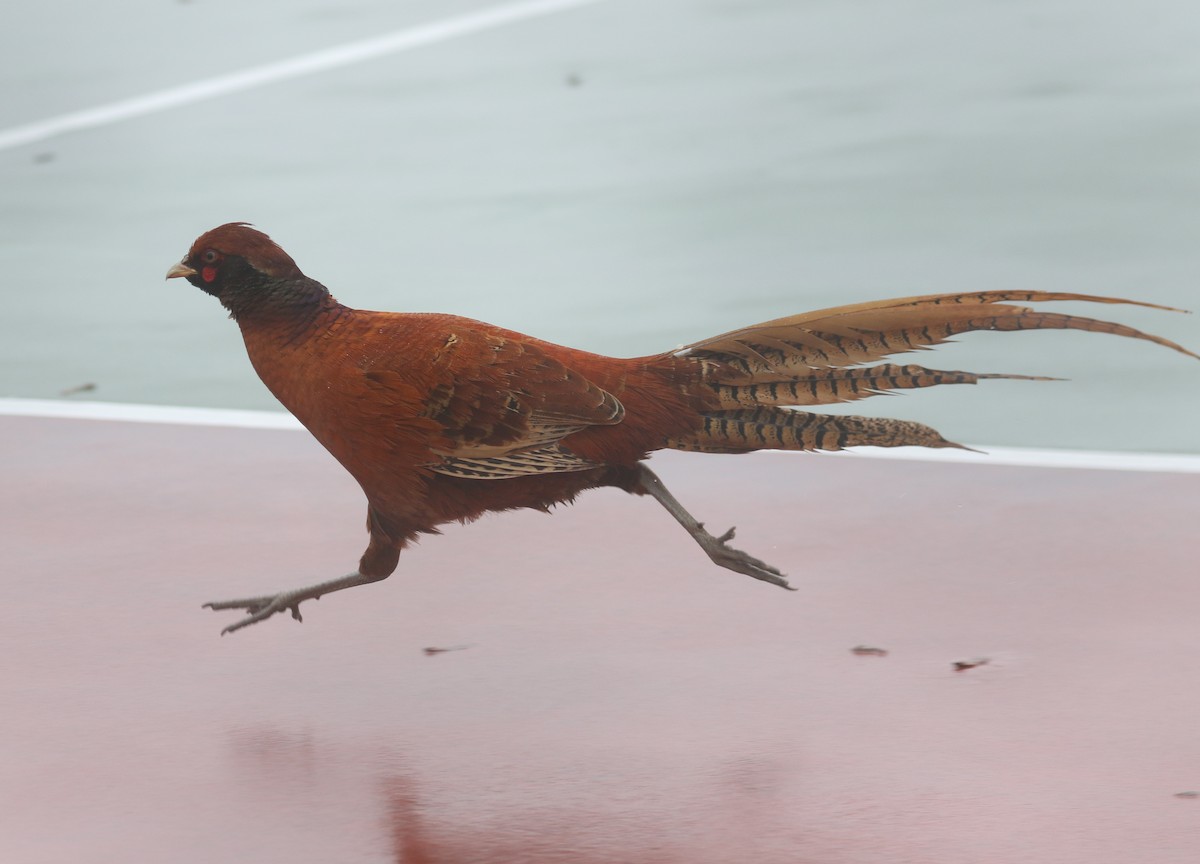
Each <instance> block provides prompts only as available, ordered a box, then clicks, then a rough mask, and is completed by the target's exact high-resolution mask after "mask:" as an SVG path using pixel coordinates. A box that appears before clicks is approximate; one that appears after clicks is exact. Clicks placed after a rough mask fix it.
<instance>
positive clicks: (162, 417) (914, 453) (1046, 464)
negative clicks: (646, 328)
mask: <svg viewBox="0 0 1200 864" xmlns="http://www.w3.org/2000/svg"><path fill="white" fill-rule="evenodd" d="M0 416H8V417H49V418H63V419H71V420H116V421H121V422H126V423H166V424H171V425H181V426H224V427H227V428H237V429H289V430H297V429H303V428H304V427H303V426H301V425H300V422H299V421H298V420H296V418H295V417H293V416H292V415H291V414H287V413H284V412H282V411H240V410H235V409H231V408H180V407H174V406H170V405H132V404H124V403H118V402H63V401H56V400H52V399H0ZM980 449H981V450H985V451H986V452H985V453H969V452H967V451H965V450H927V449H925V448H922V447H900V448H895V449H889V448H882V447H866V448H863V449H861V450H854V451H852V452H847V453H823V454H821V455H822V456H823V457H825V456H833V457H838V458H848V459H863V458H869V459H901V460H906V461H910V462H911V461H924V462H971V463H974V464H977V465H1018V466H1024V467H1036V468H1092V469H1100V470H1108V471H1159V472H1171V473H1179V474H1200V456H1196V455H1192V454H1187V453H1113V452H1107V451H1102V450H1037V449H1033V448H1025V447H988V446H986V445H980ZM766 452H769V453H774V454H777V455H781V456H787V457H794V456H797V455H804V454H796V453H780V452H779V451H766Z"/></svg>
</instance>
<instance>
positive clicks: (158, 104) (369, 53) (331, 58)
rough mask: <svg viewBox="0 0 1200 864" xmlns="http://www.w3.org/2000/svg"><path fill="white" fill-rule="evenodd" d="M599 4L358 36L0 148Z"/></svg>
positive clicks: (33, 130) (487, 14)
mask: <svg viewBox="0 0 1200 864" xmlns="http://www.w3.org/2000/svg"><path fill="white" fill-rule="evenodd" d="M599 2H601V0H529V2H525V3H513V4H510V5H507V6H496V7H493V8H491V9H486V10H484V11H482V12H473V13H471V14H469V15H460V16H458V17H455V18H446V19H445V20H442V21H434V22H432V23H429V24H421V25H418V26H416V27H409V28H407V29H404V30H396V31H394V32H392V33H386V34H384V35H383V36H376V37H374V38H372V39H363V40H361V41H358V42H349V43H347V44H345V45H338V46H335V47H333V48H326V49H324V50H322V51H314V52H313V53H311V54H302V55H300V56H299V57H293V58H291V59H290V60H281V61H279V62H278V63H268V64H266V65H264V66H255V67H253V68H251V69H244V70H242V71H241V72H233V73H230V74H229V75H218V76H217V77H215V78H207V79H205V80H203V81H196V82H194V83H192V84H185V85H183V86H181V87H172V88H171V89H169V90H159V91H158V92H156V93H147V94H146V95H145V96H136V97H134V98H132V99H123V100H121V101H120V102H110V103H109V104H107V105H100V106H98V107H96V108H89V109H86V110H84V111H75V112H72V113H70V114H60V115H59V116H58V117H51V118H49V119H47V120H41V121H38V122H36V123H30V124H27V125H25V126H14V127H13V128H11V129H4V130H0V150H10V149H12V148H14V147H20V146H22V145H24V144H33V143H34V142H37V141H44V140H46V139H47V138H52V137H54V136H55V135H61V134H62V133H64V132H78V131H79V130H81V129H93V128H95V127H97V126H108V125H110V124H112V123H119V122H121V121H122V120H129V119H131V118H133V117H141V116H143V115H146V114H155V113H157V112H159V111H169V110H171V109H172V108H179V107H181V106H183V105H190V104H191V103H193V102H199V101H201V100H204V99H213V98H215V97H217V96H224V95H226V94H228V93H237V92H239V91H241V90H250V89H253V88H255V87H261V86H263V85H264V84H273V83H275V82H277V81H286V80H288V79H289V78H299V77H301V76H303V75H312V74H314V73H316V72H325V71H328V70H330V69H338V68H340V67H342V66H350V65H352V64H354V63H362V62H363V61H365V60H372V59H374V58H376V57H382V56H384V55H386V54H397V53H399V52H401V51H409V50H411V49H413V48H421V47H423V46H425V45H434V44H436V43H438V42H445V41H447V40H449V39H454V38H455V37H458V36H466V35H468V34H471V33H478V32H480V31H482V30H491V29H493V28H495V27H502V26H504V25H505V24H512V23H515V22H517V21H524V20H527V19H529V18H537V17H539V16H542V15H550V14H552V13H554V12H563V11H566V10H568V9H574V8H576V7H578V6H587V5H590V4H592V3H599Z"/></svg>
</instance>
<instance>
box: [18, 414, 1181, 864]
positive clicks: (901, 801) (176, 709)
mask: <svg viewBox="0 0 1200 864" xmlns="http://www.w3.org/2000/svg"><path fill="white" fill-rule="evenodd" d="M0 445H2V446H3V452H4V453H5V467H4V479H5V494H4V495H3V496H0V520H2V523H0V524H3V526H4V527H3V533H4V539H3V544H2V550H3V568H4V571H3V572H4V575H5V589H6V591H5V593H6V596H5V601H4V608H5V612H6V614H5V615H4V619H5V623H4V626H3V627H2V628H0V653H2V656H3V658H4V661H3V662H4V666H3V668H4V683H5V688H4V689H5V694H6V695H5V706H4V710H3V712H2V714H0V760H2V762H0V766H2V769H3V770H2V771H0V857H2V860H3V861H5V862H21V864H25V862H77V861H89V862H91V861H97V862H102V861H121V862H127V861H154V862H160V861H171V862H213V861H223V862H224V861H248V862H271V861H287V862H347V864H357V862H407V864H434V862H436V864H443V862H480V864H483V862H488V864H490V862H522V861H527V862H581V864H590V862H601V861H603V862H614V861H615V862H633V864H636V862H654V864H659V862H695V864H709V862H732V861H754V862H758V864H775V862H779V864H784V862H787V864H794V862H813V864H839V862H847V864H849V862H854V864H874V862H879V864H884V862H887V864H895V862H910V861H911V862H977V864H990V862H996V864H1001V862H1003V864H1013V862H1026V861H1028V862H1039V864H1046V862H1113V864H1117V862H1122V864H1124V862H1151V864H1173V862H1180V864H1184V862H1186V864H1192V862H1195V861H1196V860H1200V799H1192V798H1179V797H1175V796H1176V793H1179V792H1185V791H1189V790H1195V789H1198V788H1200V736H1197V734H1196V729H1197V718H1198V717H1200V687H1197V682H1198V680H1200V651H1198V650H1197V649H1198V648H1200V644H1198V643H1200V637H1198V636H1197V621H1200V587H1198V584H1197V583H1198V581H1200V579H1198V577H1200V573H1198V572H1197V569H1198V568H1197V567H1196V564H1195V559H1196V553H1195V545H1196V538H1195V530H1196V523H1197V519H1196V516H1197V512H1198V508H1197V502H1198V500H1200V476H1197V475H1172V474H1151V473H1131V472H1101V471H1080V470H1046V469H1021V468H1009V467H991V466H983V467H980V466H967V465H941V464H938V465H934V464H927V463H919V462H888V461H874V460H853V459H831V458H821V457H796V456H787V455H772V454H761V455H758V456H753V457H704V456H694V455H683V454H668V455H665V456H662V457H661V458H657V459H656V460H655V465H656V467H657V469H658V470H659V473H660V474H661V475H662V476H663V477H664V479H665V481H666V482H667V484H668V485H669V486H670V487H671V488H672V490H673V491H674V492H675V493H676V494H677V496H678V497H679V498H680V499H681V500H683V501H684V502H685V504H687V505H688V506H689V507H690V508H691V509H692V511H693V512H694V513H696V514H697V515H698V516H699V517H700V518H703V519H707V520H709V522H710V523H711V525H712V527H714V528H722V529H723V528H724V527H725V526H726V525H727V524H728V523H730V522H735V523H736V524H738V526H739V529H740V530H739V536H738V544H739V545H741V546H742V547H744V548H746V549H748V550H750V551H752V552H754V553H755V554H758V555H760V556H761V557H763V558H765V559H767V560H768V561H771V562H772V563H774V564H776V565H778V566H780V567H781V568H782V569H783V570H784V571H785V572H787V573H788V574H789V575H790V576H791V577H792V580H793V584H795V585H796V586H797V587H798V588H799V589H800V590H799V592H798V593H794V594H788V593H785V592H783V591H781V590H779V589H777V588H774V587H771V586H768V585H764V584H758V583H754V582H752V581H750V580H749V579H746V578H744V577H740V576H736V575H734V574H730V573H727V572H725V571H722V570H719V569H717V568H715V567H714V566H712V565H711V564H709V563H708V562H707V560H706V559H704V558H703V556H702V555H701V553H700V552H699V551H698V550H697V549H696V548H695V547H694V545H693V544H692V542H691V541H690V540H689V539H688V538H687V537H686V536H685V535H684V534H683V532H681V531H680V530H679V529H678V528H677V527H676V526H675V524H674V523H673V522H672V521H671V520H670V518H669V517H668V516H667V515H666V514H665V513H664V512H662V511H661V510H660V509H659V508H658V507H657V506H656V505H655V504H654V503H653V502H650V501H648V500H645V499H633V498H631V497H629V496H627V495H624V494H623V493H618V492H612V491H601V492H593V493H590V494H587V495H585V496H583V497H582V498H581V500H580V501H579V503H578V504H576V505H575V506H574V507H571V508H565V509H561V510H559V511H558V512H556V513H555V515H554V516H552V517H546V516H543V515H541V514H536V513H516V514H505V515H502V516H496V517H491V518H487V519H484V520H482V521H480V522H478V523H476V524H474V525H471V526H467V527H465V528H462V527H458V526H453V527H450V528H448V529H447V530H446V532H445V536H444V537H433V538H428V539H427V540H425V541H423V542H422V544H421V545H420V546H419V547H417V548H415V549H413V550H411V551H409V552H407V553H406V554H405V555H404V556H403V558H402V560H401V567H400V570H399V571H398V572H397V574H396V575H395V576H394V577H393V578H392V579H389V580H388V581H387V582H384V583H382V584H381V585H376V586H369V587H365V588H361V589H357V590H355V591H352V592H348V593H346V594H343V595H335V596H331V597H327V598H325V599H323V600H322V601H320V602H317V603H309V604H306V606H305V608H304V612H305V619H306V620H305V623H304V624H303V626H300V625H297V624H296V623H295V622H292V621H290V620H282V619H276V620H272V621H270V622H267V623H266V624H264V625H260V626H257V627H254V628H251V629H249V630H247V631H243V632H239V633H236V634H233V635H231V636H227V637H225V638H220V637H218V635H217V633H218V631H219V629H220V627H221V626H223V625H224V624H226V623H229V622H230V621H232V620H233V617H232V613H226V614H221V615H218V614H215V613H212V612H208V611H205V610H201V609H200V608H199V607H200V603H201V602H203V601H205V600H215V599H227V598H229V597H235V596H242V595H246V594H252V593H262V592H266V591H270V590H275V589H278V588H283V587H293V586H295V585H298V584H301V583H306V582H309V581H313V580H316V579H321V578H327V577H330V576H336V575H341V574H342V573H344V572H346V571H348V570H350V569H352V568H353V566H354V564H355V562H356V561H357V557H358V555H359V554H360V552H361V551H362V547H363V545H364V543H365V531H364V529H363V527H362V523H363V517H364V506H363V503H362V501H361V497H360V493H359V492H358V489H357V487H356V486H355V485H354V483H353V481H351V480H350V479H349V477H348V476H346V475H344V474H343V472H342V471H341V469H340V468H339V467H338V466H337V465H336V464H335V463H333V461H332V460H331V459H329V458H328V457H327V456H325V455H324V453H323V451H321V450H320V449H319V448H318V446H317V445H316V444H314V443H313V442H312V441H311V440H310V439H309V438H308V437H307V436H306V435H305V434H303V433H294V432H283V431H254V430H237V429H218V428H210V429H205V428H190V427H176V426H165V425H137V424H125V423H107V422H94V421H92V422H89V421H64V420H35V419H25V418H0ZM860 644H865V645H871V646H878V647H881V648H886V649H887V650H888V651H889V654H888V655H887V656H886V657H875V656H856V655H855V654H853V653H851V650H850V649H851V648H853V647H854V646H856V645H860ZM460 646H465V647H461V648H460V650H454V651H449V652H446V653H440V654H435V655H432V656H430V655H427V654H426V653H424V651H423V650H422V649H423V648H425V647H460ZM976 657H986V658H989V661H990V662H989V663H988V664H986V665H983V666H979V667H977V668H974V669H971V670H969V671H965V672H957V673H956V672H954V671H953V670H952V667H951V664H952V663H953V662H954V661H958V660H970V659H972V658H976Z"/></svg>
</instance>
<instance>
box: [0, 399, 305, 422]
mask: <svg viewBox="0 0 1200 864" xmlns="http://www.w3.org/2000/svg"><path fill="white" fill-rule="evenodd" d="M0 416H7V417H54V418H62V419H67V420H117V421H120V422H123V423H169V424H172V425H178V426H227V427H228V426H232V427H235V428H238V429H303V428H304V427H303V426H301V425H300V421H299V420H297V419H296V418H295V417H293V416H292V415H291V414H288V413H287V412H286V411H239V410H237V409H234V408H181V407H176V406H172V405H133V404H126V403H122V402H58V401H54V400H52V399H0Z"/></svg>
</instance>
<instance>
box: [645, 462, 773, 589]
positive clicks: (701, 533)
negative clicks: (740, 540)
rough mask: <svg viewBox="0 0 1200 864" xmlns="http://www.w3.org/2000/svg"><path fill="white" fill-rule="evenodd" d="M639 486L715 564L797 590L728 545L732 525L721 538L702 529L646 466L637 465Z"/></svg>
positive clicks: (767, 568) (731, 537)
mask: <svg viewBox="0 0 1200 864" xmlns="http://www.w3.org/2000/svg"><path fill="white" fill-rule="evenodd" d="M638 486H639V490H640V491H643V492H645V493H646V494H647V495H649V496H650V497H651V498H653V499H654V500H655V501H657V502H658V503H659V504H661V505H662V506H663V507H665V508H666V510H667V512H668V513H670V514H671V515H672V516H674V517H675V521H676V522H678V523H679V524H680V525H682V526H683V529H684V530H685V531H687V532H688V534H690V535H692V539H693V540H695V541H696V542H697V543H698V544H700V548H701V549H703V550H704V553H705V554H706V555H708V557H709V558H711V559H712V562H713V563H714V564H716V565H718V566H720V567H724V568H725V569H726V570H732V571H734V572H735V573H743V574H745V575H746V576H753V577H754V578H755V579H761V580H762V581H764V582H770V583H771V584H772V585H778V586H779V587H780V588H786V589H788V590H789V591H795V590H796V589H795V588H793V587H792V586H791V585H789V584H788V581H787V579H786V578H784V575H783V573H781V572H780V571H779V570H778V569H776V568H775V567H772V566H771V565H770V564H767V563H766V562H765V561H760V560H759V559H757V558H755V557H754V556H752V555H748V554H746V553H745V552H743V551H741V550H740V549H734V548H733V547H732V546H730V545H729V541H730V540H732V539H733V532H734V529H733V528H730V529H729V530H728V531H726V532H725V533H724V534H722V535H721V536H720V537H714V536H713V535H712V534H709V533H708V532H707V531H705V530H704V523H702V522H698V521H696V518H695V517H694V516H692V514H691V513H689V512H688V511H687V510H685V509H684V507H683V505H682V504H680V503H679V501H678V500H677V499H676V498H675V496H674V495H672V494H671V493H670V492H669V491H668V490H667V487H666V486H664V485H663V482H662V480H660V479H659V478H658V475H657V474H655V473H654V472H653V471H651V470H650V469H649V468H647V467H646V466H645V465H639V466H638Z"/></svg>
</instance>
